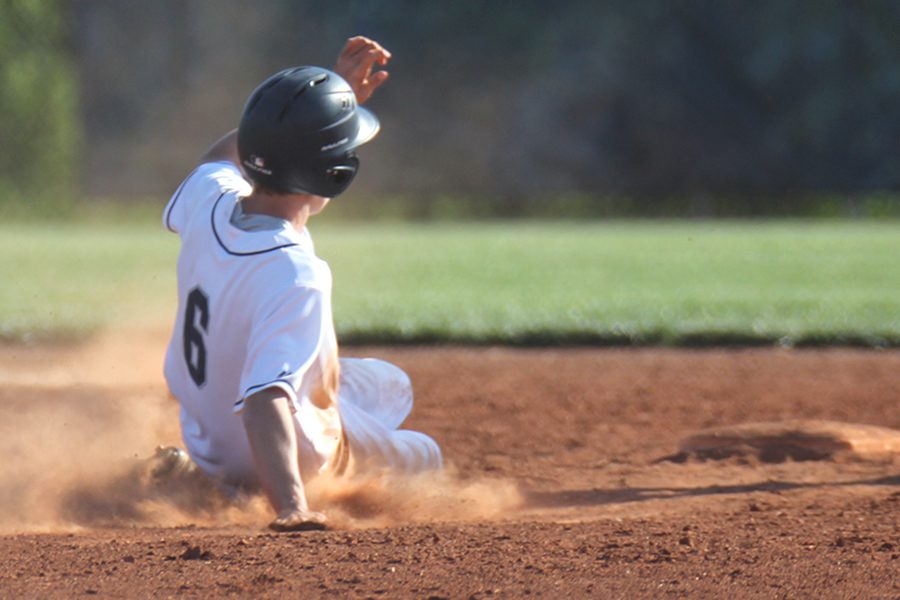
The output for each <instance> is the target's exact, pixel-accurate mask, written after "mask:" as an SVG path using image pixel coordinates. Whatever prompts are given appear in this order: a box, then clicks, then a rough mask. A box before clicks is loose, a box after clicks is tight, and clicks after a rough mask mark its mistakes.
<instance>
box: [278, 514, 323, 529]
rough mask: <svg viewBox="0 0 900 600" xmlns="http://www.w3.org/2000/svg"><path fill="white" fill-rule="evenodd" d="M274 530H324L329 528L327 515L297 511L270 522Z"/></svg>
mask: <svg viewBox="0 0 900 600" xmlns="http://www.w3.org/2000/svg"><path fill="white" fill-rule="evenodd" d="M269 529H272V530H273V531H324V530H325V529H327V525H326V519H325V515H323V514H321V513H315V512H304V513H295V514H292V515H288V516H286V517H278V518H277V519H275V520H274V521H272V522H271V523H269Z"/></svg>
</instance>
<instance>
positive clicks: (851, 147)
mask: <svg viewBox="0 0 900 600" xmlns="http://www.w3.org/2000/svg"><path fill="white" fill-rule="evenodd" d="M3 1H7V2H8V0H0V2H3ZM71 1H72V2H73V6H74V7H75V15H76V19H75V21H76V27H75V32H76V36H77V40H78V48H79V51H80V52H79V67H80V80H81V84H82V89H83V96H82V98H83V100H84V112H83V114H84V115H85V123H86V127H87V132H88V136H89V141H90V143H89V144H88V147H89V150H90V151H89V152H88V153H87V155H86V158H85V167H86V172H87V173H88V178H87V180H86V181H87V183H88V185H89V188H88V189H89V191H90V192H93V193H118V194H121V193H126V194H135V195H138V194H153V193H165V192H167V191H170V190H171V189H173V188H174V187H175V186H176V185H177V181H178V178H179V177H181V176H183V174H184V169H185V168H186V167H188V166H189V165H190V163H191V161H192V160H193V159H194V157H196V156H197V155H198V154H199V153H200V152H201V151H202V149H203V146H204V144H206V143H207V142H208V141H210V140H212V139H214V138H215V137H216V136H217V135H218V134H220V133H221V132H222V131H223V130H224V129H226V128H228V127H232V126H234V125H235V124H236V122H237V119H238V117H239V115H240V111H241V108H242V105H243V102H244V99H245V98H246V96H247V94H248V93H249V92H250V90H252V88H253V86H254V85H255V83H257V82H258V81H260V80H262V79H263V78H264V77H265V76H267V75H268V74H270V73H271V72H273V71H275V70H277V69H280V68H282V67H285V66H289V65H292V64H297V63H306V64H321V65H326V66H327V65H330V64H332V61H333V60H334V57H335V55H336V53H337V51H338V49H339V48H340V47H341V45H342V44H343V42H344V40H345V39H346V37H348V36H350V35H353V34H357V33H359V34H363V35H369V36H371V37H374V38H375V39H378V40H379V41H381V42H383V43H384V45H385V46H387V47H388V48H389V49H391V50H392V51H393V52H394V60H393V61H392V62H391V65H390V66H389V70H390V71H391V72H392V73H393V79H392V81H391V83H390V84H389V85H387V86H385V88H384V89H383V90H380V91H379V93H378V94H376V96H375V97H374V98H373V100H372V103H371V104H372V107H373V108H374V109H375V111H376V112H377V113H378V115H379V116H380V117H381V118H382V122H383V124H384V129H383V132H382V134H381V135H380V136H379V139H378V140H377V141H376V142H375V143H374V144H373V145H372V146H371V147H367V148H365V149H364V150H363V151H362V154H363V159H364V160H363V172H362V174H361V176H360V178H359V180H358V183H357V184H356V185H355V186H354V188H353V189H352V190H351V192H350V193H349V196H354V195H360V196H367V195H369V194H370V193H375V194H376V195H397V194H399V195H407V196H415V197H417V198H420V199H422V202H423V204H424V200H426V199H428V198H432V199H435V201H437V200H439V199H440V198H441V197H446V196H448V195H455V196H481V197H486V198H490V199H491V202H492V204H490V206H491V207H492V208H490V209H488V210H486V211H485V212H487V213H491V212H494V213H501V214H522V213H532V212H534V210H535V209H536V207H539V206H541V205H542V203H544V202H545V199H547V198H553V197H557V196H561V195H565V194H570V193H574V194H581V195H582V197H583V198H595V199H596V201H595V204H596V207H597V208H596V210H597V211H598V213H602V214H610V213H611V212H613V213H614V212H615V210H620V211H623V212H627V213H628V214H671V213H673V212H678V211H687V212H688V213H689V214H704V215H706V214H780V213H791V212H794V213H801V212H804V211H808V210H809V209H810V206H812V205H807V204H804V202H806V200H805V198H807V197H812V196H814V195H822V194H825V195H837V196H840V197H846V198H850V199H851V200H850V201H849V202H848V204H847V205H848V206H849V207H851V208H852V206H853V202H852V198H853V197H856V196H859V195H864V194H869V193H872V192H876V191H882V190H888V191H895V190H897V189H898V188H900V161H898V153H897V148H898V144H900V61H898V60H896V56H897V55H898V53H900V37H898V36H897V35H896V33H895V32H896V31H897V30H898V29H900V3H897V2H896V0H866V1H865V2H853V1H851V0H792V1H791V2H785V1H784V0H757V1H755V2H746V1H743V0H642V1H641V2H634V1H633V0H605V1H604V2H596V0H558V1H557V2H553V3H549V2H546V1H541V0H491V1H490V2H486V1H484V0H458V1H456V2H421V1H417V0H379V1H378V2H372V1H371V0H343V1H339V2H309V1H305V2H304V1H300V0H266V1H264V2H259V3H247V2H242V1H241V0H156V1H155V2H152V3H138V2H119V3H116V2H108V1H106V0H71ZM14 4H15V3H14ZM39 4H40V3H39ZM4 26H5V25H4ZM624 196H628V197H635V198H640V199H641V201H640V202H630V203H622V204H616V203H610V201H608V200H603V198H604V197H606V198H607V199H608V198H610V197H611V198H620V197H624ZM786 198H789V199H790V201H789V202H786V201H785V199H786ZM586 205H587V204H585V206H586ZM617 207H618V208H617Z"/></svg>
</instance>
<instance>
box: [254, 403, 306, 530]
mask: <svg viewBox="0 0 900 600" xmlns="http://www.w3.org/2000/svg"><path fill="white" fill-rule="evenodd" d="M241 416H242V419H243V421H244V429H245V430H246V432H247V439H248V440H249V441H250V450H251V452H252V453H253V461H254V463H255V464H256V471H257V474H258V476H259V480H260V483H261V484H262V487H263V490H264V491H265V493H266V496H267V497H268V499H269V502H270V503H271V504H272V508H274V509H275V513H276V518H275V521H273V522H272V524H271V527H272V528H273V529H277V530H285V531H299V530H304V529H322V528H323V526H324V517H323V516H322V515H320V514H318V513H313V512H310V511H309V506H308V505H307V502H306V494H305V493H304V490H303V480H302V479H301V478H300V466H299V456H298V449H297V433H296V431H295V430H294V422H293V417H292V415H291V407H290V400H289V399H288V396H287V394H286V393H285V392H284V390H281V389H279V388H277V387H275V388H266V389H264V390H262V391H259V392H256V393H255V394H253V395H251V396H249V397H248V398H246V399H245V400H244V409H243V411H242V413H241Z"/></svg>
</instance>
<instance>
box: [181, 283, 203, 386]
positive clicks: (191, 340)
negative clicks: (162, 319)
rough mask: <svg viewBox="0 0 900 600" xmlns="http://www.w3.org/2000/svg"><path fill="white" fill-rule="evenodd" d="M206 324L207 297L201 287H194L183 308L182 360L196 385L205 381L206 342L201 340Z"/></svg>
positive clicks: (201, 384) (200, 384)
mask: <svg viewBox="0 0 900 600" xmlns="http://www.w3.org/2000/svg"><path fill="white" fill-rule="evenodd" d="M198 320H199V323H198ZM198 326H199V328H198ZM208 326H209V298H208V297H207V296H206V294H205V293H203V290H202V289H200V288H199V287H195V288H194V289H192V290H191V293H190V294H188V297H187V307H186V308H185V309H184V339H183V342H184V360H185V362H187V368H188V372H189V373H190V374H191V379H193V380H194V383H196V384H197V387H202V386H203V384H204V383H206V344H205V343H204V341H203V334H204V333H209V331H208V329H207V327H208ZM201 330H202V331H201Z"/></svg>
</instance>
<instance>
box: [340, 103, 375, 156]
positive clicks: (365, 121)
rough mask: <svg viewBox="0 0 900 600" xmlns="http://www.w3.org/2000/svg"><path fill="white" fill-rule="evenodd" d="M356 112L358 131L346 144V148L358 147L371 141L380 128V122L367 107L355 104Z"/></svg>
mask: <svg viewBox="0 0 900 600" xmlns="http://www.w3.org/2000/svg"><path fill="white" fill-rule="evenodd" d="M356 114H357V116H358V117H359V131H358V132H357V133H356V137H355V138H354V139H353V140H352V141H351V142H350V143H349V144H348V145H347V146H346V147H347V149H348V150H352V149H354V148H358V147H359V146H362V145H363V144H365V143H366V142H368V141H371V140H372V138H374V137H375V136H376V135H378V132H379V131H380V130H381V123H380V122H379V121H378V117H376V116H375V115H374V114H373V113H372V111H370V110H369V109H367V108H363V107H362V106H357V107H356Z"/></svg>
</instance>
